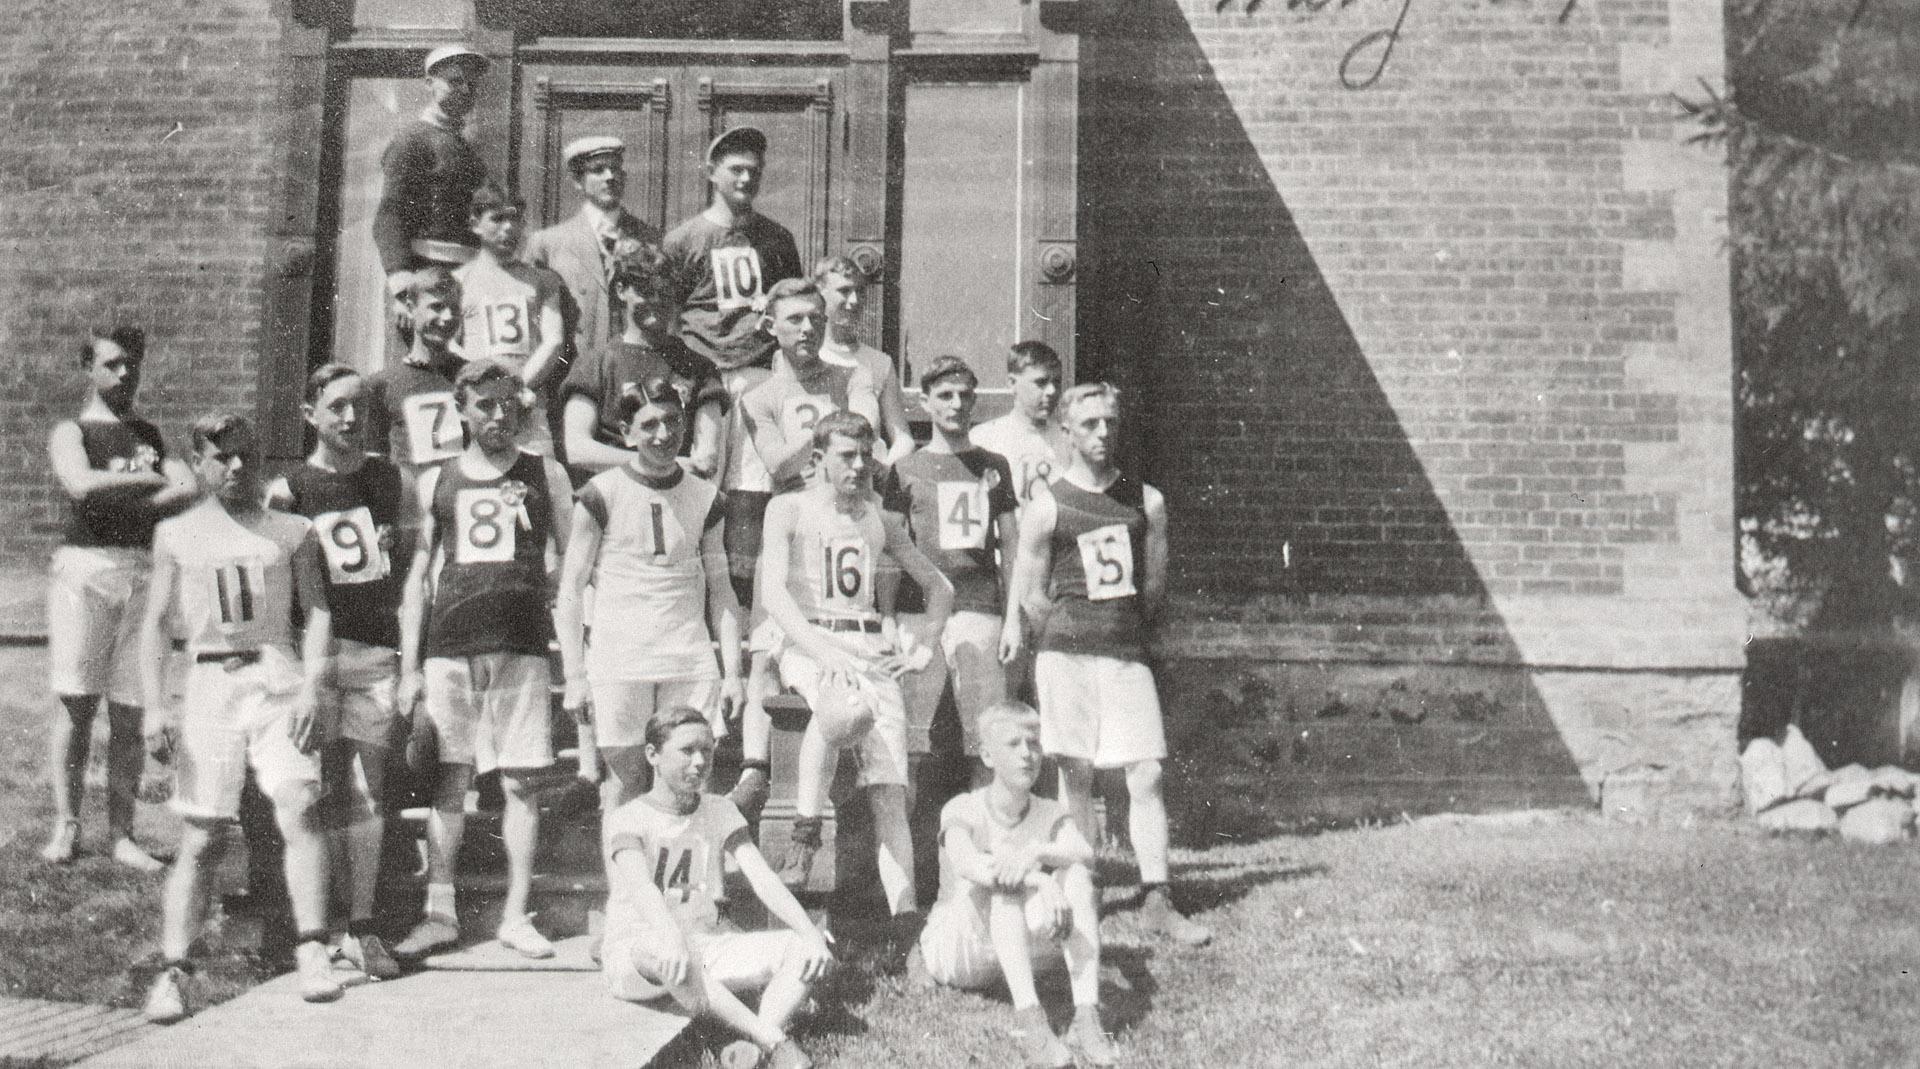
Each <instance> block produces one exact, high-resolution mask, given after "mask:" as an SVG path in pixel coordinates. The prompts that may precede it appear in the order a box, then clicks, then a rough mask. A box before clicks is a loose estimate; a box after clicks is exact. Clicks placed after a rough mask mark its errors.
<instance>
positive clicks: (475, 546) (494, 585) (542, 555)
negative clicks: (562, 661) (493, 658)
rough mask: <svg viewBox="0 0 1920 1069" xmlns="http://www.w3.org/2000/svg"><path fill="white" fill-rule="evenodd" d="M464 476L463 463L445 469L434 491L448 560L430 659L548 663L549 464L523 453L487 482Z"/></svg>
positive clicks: (437, 597) (432, 616)
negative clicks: (503, 657)
mask: <svg viewBox="0 0 1920 1069" xmlns="http://www.w3.org/2000/svg"><path fill="white" fill-rule="evenodd" d="M461 468H462V465H461V463H460V461H458V460H453V461H448V462H447V463H445V464H442V465H441V466H440V476H439V481H438V482H437V483H435V484H434V488H433V523H434V527H435V528H436V529H437V530H438V531H439V533H440V544H441V546H442V547H443V548H444V552H445V558H444V561H443V563H442V564H441V566H440V575H439V578H438V579H437V580H436V581H435V583H434V589H433V608H432V609H431V611H430V612H429V613H428V615H427V642H426V656H428V657H472V656H475V655H477V654H482V653H530V654H538V655H540V656H542V657H544V656H546V653H547V640H548V639H549V638H551V637H552V635H553V621H552V619H551V617H550V616H549V614H548V612H547V563H546V552H547V538H548V536H549V535H550V534H551V533H552V531H553V501H552V499H551V498H549V497H548V495H547V469H546V462H545V461H544V460H543V459H541V458H540V457H538V456H536V455H534V454H532V453H524V452H523V453H521V454H520V455H519V458H518V459H517V460H515V461H514V462H513V467H511V468H508V469H507V471H506V473H505V474H502V475H497V476H495V477H493V478H490V479H476V478H473V477H472V476H470V475H468V474H467V473H466V472H464V471H462V470H461Z"/></svg>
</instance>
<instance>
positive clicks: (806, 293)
mask: <svg viewBox="0 0 1920 1069" xmlns="http://www.w3.org/2000/svg"><path fill="white" fill-rule="evenodd" d="M796 297H805V298H808V299H809V300H813V301H817V302H819V304H820V306H821V307H822V308H824V307H826V304H827V299H826V298H825V297H823V296H821V295H820V287H818V286H816V285H814V284H813V283H812V282H811V281H809V280H807V279H804V278H783V279H781V280H780V281H778V282H775V283H774V284H773V288H772V289H769V290H768V291H767V303H766V305H765V311H766V314H767V315H772V314H773V306H774V305H776V304H779V303H780V302H781V301H784V300H788V299H791V298H796Z"/></svg>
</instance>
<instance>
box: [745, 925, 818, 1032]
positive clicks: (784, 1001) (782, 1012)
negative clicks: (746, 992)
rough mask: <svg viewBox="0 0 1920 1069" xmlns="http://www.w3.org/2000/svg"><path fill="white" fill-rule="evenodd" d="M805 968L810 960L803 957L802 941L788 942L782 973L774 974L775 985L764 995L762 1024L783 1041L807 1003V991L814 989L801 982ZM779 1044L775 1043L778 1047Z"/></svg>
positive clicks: (770, 985)
mask: <svg viewBox="0 0 1920 1069" xmlns="http://www.w3.org/2000/svg"><path fill="white" fill-rule="evenodd" d="M805 967H806V958H805V956H804V955H803V954H802V953H801V948H800V939H799V937H798V936H793V937H792V938H790V939H789V940H788V941H787V955H786V957H785V958H783V959H782V960H781V962H780V971H779V972H776V973H774V975H773V981H772V982H771V983H769V984H767V989H766V990H765V991H763V992H761V993H760V1023H761V1024H764V1025H765V1026H767V1027H768V1028H770V1029H772V1030H773V1032H775V1033H778V1034H780V1035H781V1036H783V1037H784V1036H785V1033H786V1029H787V1022H788V1021H791V1020H792V1019H793V1014H794V1011H796V1010H798V1009H799V1008H800V1004H801V1003H803V1002H805V1001H806V1000H807V991H808V989H809V988H811V987H812V986H813V985H811V984H809V983H807V982H806V981H805V980H802V979H800V971H801V970H802V969H803V968H805ZM756 1042H758V1039H756ZM778 1042H779V1040H777V1039H776V1040H774V1043H778ZM762 1045H763V1046H771V1045H772V1044H762Z"/></svg>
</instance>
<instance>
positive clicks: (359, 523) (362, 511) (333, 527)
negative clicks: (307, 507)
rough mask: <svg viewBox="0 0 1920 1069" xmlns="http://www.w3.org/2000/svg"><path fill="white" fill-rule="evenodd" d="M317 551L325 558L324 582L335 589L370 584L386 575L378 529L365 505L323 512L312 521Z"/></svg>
mask: <svg viewBox="0 0 1920 1069" xmlns="http://www.w3.org/2000/svg"><path fill="white" fill-rule="evenodd" d="M313 526H314V530H315V532H316V533H317V534H319V536H320V548H321V549H322V550H323V551H325V553H326V556H327V578H329V579H331V580H332V581H333V583H334V585H336V586H346V585H349V584H352V583H371V582H373V581H375V580H377V579H385V578H386V577H387V574H388V571H389V563H388V561H387V551H386V550H385V549H384V548H383V547H382V546H381V545H380V528H379V527H378V526H376V525H375V524H374V522H373V513H372V512H370V511H368V509H367V507H366V506H365V505H361V506H360V507H358V508H352V509H348V510H346V511H345V512H323V513H321V514H320V515H318V516H315V517H314V518H313Z"/></svg>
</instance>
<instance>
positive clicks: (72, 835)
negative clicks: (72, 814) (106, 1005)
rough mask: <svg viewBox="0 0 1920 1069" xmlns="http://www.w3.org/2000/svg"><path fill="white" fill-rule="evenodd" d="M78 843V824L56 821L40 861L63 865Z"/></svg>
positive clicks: (42, 849) (41, 850) (71, 857)
mask: <svg viewBox="0 0 1920 1069" xmlns="http://www.w3.org/2000/svg"><path fill="white" fill-rule="evenodd" d="M79 843H80V822H79V821H77V820H56V821H54V823H53V835H52V836H50V837H49V838H48V839H47V845H45V846H43V847H41V848H40V860H42V861H45V862H47V863H48V864H50V865H64V864H66V863H67V862H69V861H72V860H73V855H74V852H75V847H77V846H78V845H79ZM176 1020H177V1018H176Z"/></svg>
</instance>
